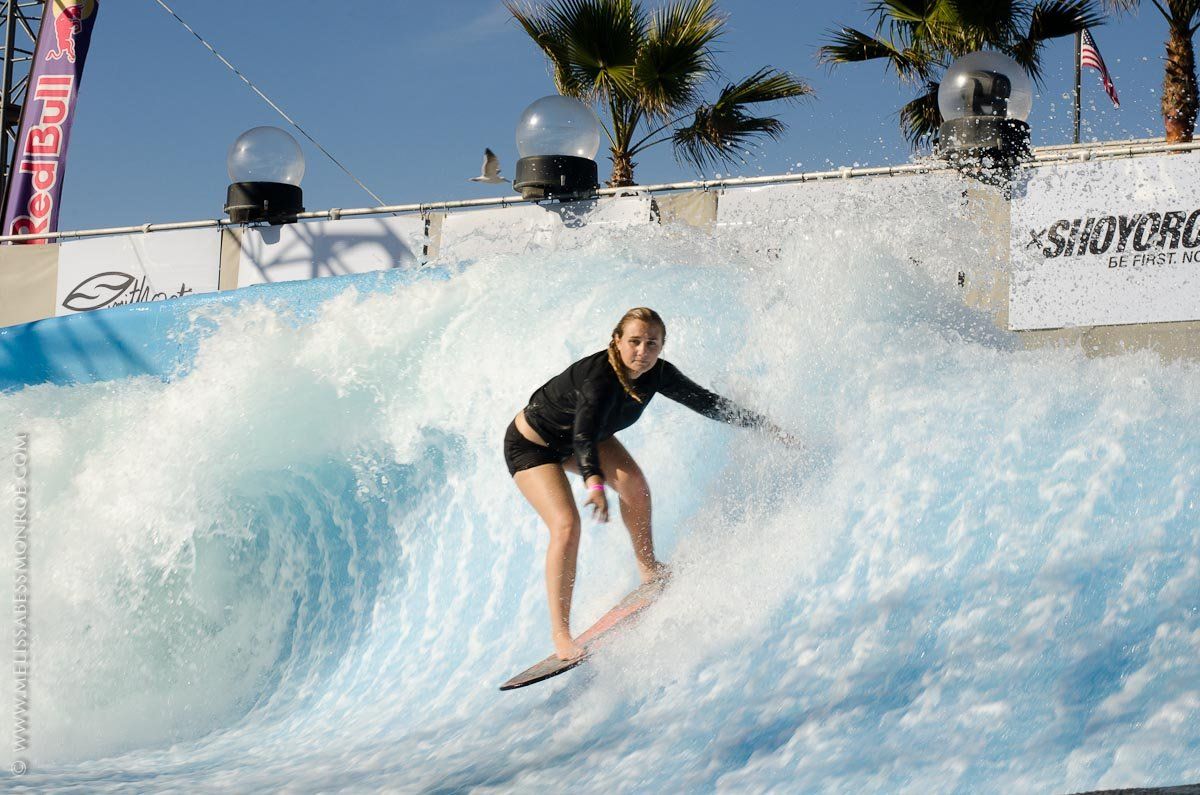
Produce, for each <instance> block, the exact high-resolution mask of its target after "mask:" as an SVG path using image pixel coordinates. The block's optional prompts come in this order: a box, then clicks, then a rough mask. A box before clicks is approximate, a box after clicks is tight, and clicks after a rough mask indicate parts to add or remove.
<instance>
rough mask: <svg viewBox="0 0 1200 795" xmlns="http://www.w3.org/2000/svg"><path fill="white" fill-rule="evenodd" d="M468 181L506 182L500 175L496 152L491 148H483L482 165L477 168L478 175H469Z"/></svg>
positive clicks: (494, 183) (492, 183)
mask: <svg viewBox="0 0 1200 795" xmlns="http://www.w3.org/2000/svg"><path fill="white" fill-rule="evenodd" d="M468 181H469V182H486V183H487V184H489V185H497V184H499V183H501V182H508V180H506V179H505V178H504V177H502V176H500V158H498V157H496V153H495V152H493V151H492V150H491V149H484V150H483V167H482V168H481V169H480V170H479V176H478V177H471V179H470V180H468Z"/></svg>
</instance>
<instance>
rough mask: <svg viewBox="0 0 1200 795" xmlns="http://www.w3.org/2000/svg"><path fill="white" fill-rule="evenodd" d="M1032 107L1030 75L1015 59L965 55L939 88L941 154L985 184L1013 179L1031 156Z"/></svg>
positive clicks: (972, 54)
mask: <svg viewBox="0 0 1200 795" xmlns="http://www.w3.org/2000/svg"><path fill="white" fill-rule="evenodd" d="M1032 105H1033V85H1032V83H1031V82H1030V80H1029V75H1027V74H1025V70H1023V69H1022V68H1021V66H1020V65H1019V64H1018V63H1017V62H1016V61H1014V60H1013V59H1012V58H1010V57H1008V56H1007V55H1004V54H1003V53H999V52H973V53H971V54H969V55H964V56H963V57H961V58H959V59H958V60H956V61H955V62H954V63H953V64H951V65H950V68H949V69H947V70H946V74H945V76H944V77H943V78H942V82H941V85H940V86H939V87H938V109H939V110H940V111H941V113H942V119H943V123H942V126H941V127H940V128H939V130H938V144H937V151H938V155H939V156H941V157H943V158H944V159H946V160H948V161H949V162H950V163H951V164H952V165H954V166H956V167H958V168H959V169H960V170H964V171H970V172H971V173H973V174H974V175H976V176H978V177H979V178H980V179H983V180H984V181H996V182H1005V181H1008V180H1010V179H1011V178H1012V174H1013V171H1014V170H1015V168H1016V166H1017V165H1018V164H1019V163H1020V162H1022V161H1024V160H1027V159H1028V158H1029V157H1030V148H1029V140H1030V136H1029V124H1028V123H1027V121H1026V120H1027V119H1028V118H1029V111H1030V109H1031V107H1032ZM988 177H991V179H990V180H989V179H988ZM997 178H998V179H997Z"/></svg>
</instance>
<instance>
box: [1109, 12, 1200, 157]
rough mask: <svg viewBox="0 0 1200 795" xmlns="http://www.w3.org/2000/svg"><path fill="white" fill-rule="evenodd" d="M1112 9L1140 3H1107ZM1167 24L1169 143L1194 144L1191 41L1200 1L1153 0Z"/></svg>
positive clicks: (1196, 99)
mask: <svg viewBox="0 0 1200 795" xmlns="http://www.w3.org/2000/svg"><path fill="white" fill-rule="evenodd" d="M1107 2H1108V5H1109V6H1110V7H1112V8H1116V9H1122V10H1130V9H1133V8H1136V7H1137V6H1138V5H1139V3H1138V0H1107ZM1150 2H1151V3H1153V4H1154V7H1155V8H1156V9H1158V13H1160V14H1162V15H1163V19H1165V20H1167V68H1166V72H1165V73H1164V74H1163V90H1162V115H1163V125H1164V126H1165V128H1166V134H1167V142H1168V143H1183V142H1187V141H1191V140H1192V136H1193V134H1195V132H1196V111H1197V109H1200V96H1198V95H1197V91H1196V50H1195V47H1194V46H1193V44H1192V37H1194V36H1195V35H1196V31H1197V30H1198V29H1200V0H1150Z"/></svg>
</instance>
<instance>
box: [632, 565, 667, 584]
mask: <svg viewBox="0 0 1200 795" xmlns="http://www.w3.org/2000/svg"><path fill="white" fill-rule="evenodd" d="M638 573H639V574H641V577H642V585H649V584H650V583H652V582H660V581H661V582H666V581H667V580H670V579H671V567H670V566H668V565H667V564H665V563H663V562H662V561H661V560H656V561H654V563H653V565H651V566H650V567H648V568H646V567H643V566H641V565H639V566H638Z"/></svg>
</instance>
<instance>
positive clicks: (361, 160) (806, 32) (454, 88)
mask: <svg viewBox="0 0 1200 795" xmlns="http://www.w3.org/2000/svg"><path fill="white" fill-rule="evenodd" d="M167 2H168V4H169V5H171V6H172V7H173V8H174V9H175V10H176V12H177V13H179V15H180V16H182V17H183V18H184V19H185V20H187V21H188V22H189V23H190V24H191V25H192V26H193V27H194V28H195V29H196V30H197V31H198V32H200V33H201V34H202V35H203V36H205V37H206V38H207V39H208V40H209V41H210V42H211V43H212V44H213V45H214V46H216V48H217V49H218V50H219V51H221V52H222V53H223V54H224V55H225V56H226V57H227V58H229V59H230V60H231V61H232V62H233V63H234V64H236V65H237V66H238V67H239V68H240V69H241V70H242V71H243V72H244V73H245V74H246V75H247V76H248V77H250V79H251V80H253V81H255V82H256V83H257V84H258V85H259V86H260V87H261V88H262V89H263V90H264V91H265V92H266V93H267V95H268V96H270V97H272V98H273V99H274V100H275V101H276V102H277V103H279V104H280V105H281V106H282V107H283V108H284V110H286V111H287V112H288V113H289V114H291V115H292V116H293V118H295V119H296V120H297V121H298V122H300V124H301V125H302V126H304V127H306V129H308V130H309V132H310V133H312V134H313V135H314V136H315V137H316V138H317V140H319V141H321V142H322V143H323V144H324V145H325V146H326V148H328V149H329V150H331V151H332V152H333V153H334V155H336V156H337V157H338V158H339V159H341V160H342V161H343V162H344V163H345V164H346V165H347V166H348V167H349V168H350V169H351V170H352V171H354V172H355V173H356V174H357V175H358V176H359V177H360V178H361V179H362V180H363V181H364V182H366V184H367V185H369V186H370V187H371V189H372V190H374V191H375V192H376V193H378V194H379V195H380V196H382V197H383V198H384V199H385V200H386V201H388V202H389V203H401V202H416V201H434V200H442V199H463V198H471V197H482V196H495V195H501V194H503V193H505V192H507V191H508V190H511V188H506V187H504V186H480V185H476V184H473V183H469V182H467V181H466V178H467V177H469V176H472V175H474V174H477V173H478V169H479V163H480V161H481V159H482V153H483V148H484V147H485V146H490V147H491V148H492V149H494V150H495V151H496V152H497V154H498V155H499V156H500V159H501V163H502V165H503V168H504V174H505V175H506V176H511V175H512V171H513V164H514V163H515V161H516V158H517V154H516V145H515V142H514V134H513V130H514V125H515V123H516V120H517V118H518V116H519V115H520V113H521V111H522V110H523V109H524V107H525V106H526V105H527V104H528V103H529V102H531V101H533V100H534V99H537V98H538V97H540V96H543V95H545V94H548V93H552V92H553V90H554V86H553V83H552V81H551V79H550V77H549V74H548V72H547V70H546V66H545V63H544V60H543V58H542V56H541V54H540V52H539V51H537V50H536V48H535V47H534V46H533V44H532V42H531V41H530V40H529V39H528V37H527V36H526V35H525V34H524V33H523V32H522V31H521V30H520V29H518V28H517V27H516V25H515V23H514V22H512V21H511V20H510V18H509V15H508V13H507V12H506V11H505V10H504V8H503V6H502V5H501V4H500V3H499V2H498V1H497V0H448V1H447V2H442V3H431V2H404V1H403V0H400V1H398V2H361V3H353V2H352V3H337V4H331V3H325V2H317V1H316V0H298V1H296V2H291V3H279V2H263V0H238V1H237V2H233V1H232V0H167ZM719 5H720V8H721V10H722V11H723V12H725V13H726V14H727V15H728V16H729V22H728V25H727V34H726V36H725V37H724V39H723V40H722V42H721V44H720V54H719V56H718V63H719V65H720V66H721V68H722V70H723V71H724V72H725V74H726V76H727V78H728V79H729V80H735V79H739V78H741V77H744V76H745V75H747V74H749V73H751V72H752V71H754V70H755V69H757V68H758V67H760V66H766V65H770V66H774V67H777V68H780V69H786V70H789V71H791V72H793V73H794V74H796V75H798V76H800V77H801V78H803V79H805V80H806V81H808V82H809V83H810V84H811V85H812V86H813V87H814V88H815V89H816V96H815V97H813V98H811V99H807V100H805V101H803V102H801V103H799V104H796V105H792V106H779V107H778V110H779V115H780V117H781V118H782V119H783V120H784V121H785V122H787V124H788V126H789V128H788V132H787V133H786V135H785V137H784V138H783V140H782V141H780V142H778V143H768V144H767V145H766V146H764V147H763V149H762V153H761V156H759V157H758V158H756V159H754V160H752V161H750V162H749V163H748V164H747V165H745V166H740V167H739V168H737V169H733V170H728V169H720V171H721V173H725V174H728V173H734V174H746V175H758V174H774V173H784V172H787V171H795V170H813V169H821V168H825V167H828V166H830V165H853V164H861V165H881V164H887V163H899V162H905V161H907V160H908V159H909V152H908V149H907V146H906V144H905V143H904V142H903V140H902V139H901V137H900V134H899V132H898V128H897V124H896V117H895V113H896V110H897V108H898V107H899V106H900V105H901V104H902V103H903V102H905V101H907V100H908V99H909V98H910V97H911V96H912V95H913V93H912V91H911V89H909V88H907V87H902V86H898V85H897V83H896V81H895V80H894V79H893V78H892V77H890V76H889V75H887V74H886V73H885V72H884V71H883V69H882V67H881V66H880V65H878V64H856V65H851V66H845V67H840V68H838V69H836V70H830V69H828V68H826V67H821V66H818V65H817V63H816V48H817V47H818V46H820V44H821V43H822V40H823V38H824V35H825V33H826V32H827V31H828V30H829V29H830V28H832V27H834V26H836V25H838V24H839V23H844V24H851V25H855V26H858V27H867V24H868V23H867V14H866V7H867V2H866V0H837V1H836V2H835V1H834V0H827V1H826V2H818V1H816V0H798V1H797V2H774V0H725V2H722V3H720V4H719ZM331 8H336V11H330V9H331ZM1094 35H1095V37H1096V39H1097V42H1098V44H1099V46H1100V49H1101V52H1102V53H1103V54H1104V57H1105V59H1106V61H1107V62H1108V65H1109V69H1110V70H1111V71H1112V73H1113V74H1114V78H1115V80H1116V84H1117V89H1118V91H1119V92H1120V94H1121V101H1122V105H1121V108H1120V110H1115V109H1113V108H1112V107H1111V106H1110V105H1109V103H1108V100H1107V98H1106V97H1105V96H1104V93H1103V91H1102V89H1101V88H1100V86H1099V81H1098V78H1097V75H1096V73H1095V72H1090V71H1085V73H1084V125H1085V126H1084V138H1085V140H1093V139H1100V140H1108V139H1114V138H1140V137H1150V136H1160V135H1162V124H1161V118H1160V115H1159V105H1158V96H1159V91H1160V88H1161V84H1162V59H1163V49H1164V48H1163V42H1164V40H1165V37H1166V25H1165V23H1164V22H1163V20H1162V18H1161V17H1160V16H1159V15H1158V14H1157V13H1156V12H1154V10H1153V8H1152V7H1150V5H1149V4H1146V8H1144V9H1143V10H1142V11H1141V13H1140V14H1139V15H1137V16H1132V17H1129V16H1126V17H1122V18H1120V19H1116V20H1113V21H1110V23H1109V24H1107V25H1105V26H1103V27H1101V28H1098V29H1096V30H1095V31H1094ZM1071 50H1072V40H1070V39H1060V40H1056V41H1055V42H1052V43H1051V45H1050V47H1049V48H1048V51H1047V52H1046V54H1045V63H1046V82H1045V85H1044V86H1043V87H1042V88H1041V89H1040V90H1039V92H1038V96H1037V97H1036V98H1035V101H1034V110H1033V114H1032V116H1031V118H1030V123H1031V125H1032V126H1033V139H1034V143H1035V144H1048V143H1065V142H1068V141H1069V140H1070V135H1071V110H1070V108H1071V103H1070V91H1071V81H1072V62H1071ZM717 90H718V87H717V86H713V87H712V90H711V95H715V93H716V91H717ZM260 124H275V125H278V126H281V127H285V128H286V126H287V125H286V123H285V122H283V120H282V119H280V118H279V117H278V116H276V115H275V113H274V111H272V110H271V109H270V108H269V107H267V106H266V104H265V103H263V102H262V100H261V99H259V98H258V97H257V96H255V95H254V94H253V93H251V92H250V90H249V89H248V88H246V86H245V85H244V84H243V83H241V82H240V81H239V80H238V79H237V78H236V77H235V76H234V75H233V74H232V73H231V72H229V71H228V70H227V69H226V68H225V67H224V66H223V65H222V64H221V63H220V62H219V61H217V60H216V58H214V57H213V56H212V54H211V53H209V52H208V51H207V50H206V49H204V48H203V47H202V46H201V45H200V44H199V42H197V41H196V40H195V39H194V38H192V36H191V34H189V33H188V32H187V31H186V30H184V29H183V28H182V27H180V25H179V24H178V23H177V22H176V21H175V20H174V19H173V18H172V17H170V16H169V15H168V14H167V13H166V12H165V11H164V10H163V9H162V8H161V7H159V6H158V5H157V3H155V2H153V0H101V8H100V13H99V17H98V19H97V27H96V32H95V36H94V38H93V41H92V49H91V52H90V54H89V56H88V63H87V70H86V72H85V74H84V80H83V83H82V88H81V94H80V105H79V111H78V116H77V118H76V122H75V127H74V130H73V132H72V139H71V153H70V160H69V166H68V172H67V177H66V183H65V188H64V195H63V203H62V217H61V220H60V228H61V229H64V230H66V229H81V228H94V227H99V226H113V225H128V224H141V223H146V222H166V221H185V220H196V219H201V218H216V217H220V216H221V215H222V213H221V207H222V204H223V201H224V197H225V188H226V186H227V184H228V182H229V179H228V176H227V174H226V170H225V155H226V151H227V149H228V147H229V145H230V144H231V143H232V142H233V140H234V139H235V138H236V137H237V136H238V134H240V133H241V132H242V131H243V130H245V129H247V128H250V127H254V126H257V125H260ZM297 138H298V139H299V138H300V136H298V135H297ZM300 143H301V145H302V147H303V148H304V150H305V155H306V158H307V173H306V175H305V178H304V182H303V188H304V193H305V205H306V206H307V207H308V208H309V209H327V208H330V207H363V206H370V205H373V204H374V202H373V201H372V200H371V199H370V197H369V196H367V195H366V194H365V193H363V192H362V190H361V189H360V188H359V187H358V186H357V185H355V184H354V183H353V182H352V181H351V180H350V179H349V178H348V177H347V176H345V174H343V173H342V172H341V171H339V170H338V169H337V167H336V166H334V165H333V164H332V163H330V162H329V161H328V160H326V159H325V158H324V156H322V155H321V154H320V152H318V151H317V150H316V149H314V148H313V147H312V146H311V145H310V144H308V142H307V141H304V140H303V139H300ZM604 154H605V152H604V150H603V149H602V150H601V155H600V156H598V158H597V159H598V160H599V161H600V170H601V174H602V175H603V174H606V173H607V169H608V167H609V163H608V161H607V159H606V158H605V157H604ZM695 176H697V175H696V173H695V172H694V171H692V170H690V169H689V168H687V167H685V166H681V165H679V164H677V163H676V162H675V160H674V158H673V156H672V153H671V151H670V148H669V146H663V147H659V148H657V149H654V150H651V151H649V152H646V153H645V154H643V155H642V156H640V157H639V158H638V166H637V171H636V177H637V179H638V181H639V182H642V183H649V182H660V181H671V180H678V179H691V178H694V177H695ZM707 176H712V173H711V172H710V173H709V174H708V175H707Z"/></svg>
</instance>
